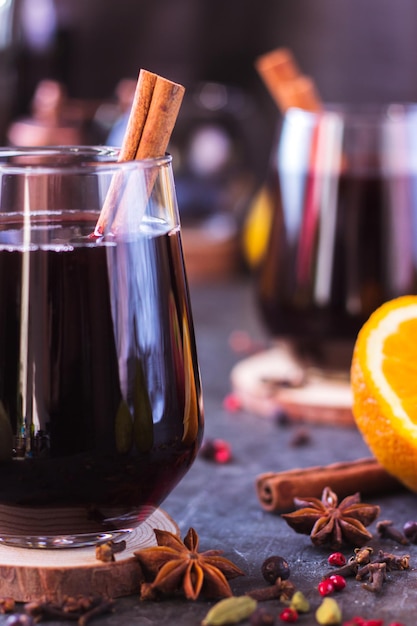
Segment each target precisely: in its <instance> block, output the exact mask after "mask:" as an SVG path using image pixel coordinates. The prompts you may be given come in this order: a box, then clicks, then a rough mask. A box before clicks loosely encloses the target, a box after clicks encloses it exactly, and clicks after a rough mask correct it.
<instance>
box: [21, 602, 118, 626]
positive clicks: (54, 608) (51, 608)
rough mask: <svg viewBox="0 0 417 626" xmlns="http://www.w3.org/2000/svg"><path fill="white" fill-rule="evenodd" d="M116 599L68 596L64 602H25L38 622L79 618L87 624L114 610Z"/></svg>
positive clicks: (82, 625) (80, 625)
mask: <svg viewBox="0 0 417 626" xmlns="http://www.w3.org/2000/svg"><path fill="white" fill-rule="evenodd" d="M113 608H114V601H113V600H112V599H109V598H104V597H102V596H77V597H75V598H74V597H66V598H64V600H63V601H62V602H54V601H51V600H39V601H38V600H35V601H33V602H28V603H26V604H25V606H24V609H25V612H26V614H27V615H29V616H31V617H32V618H33V619H34V620H35V621H36V622H37V621H43V620H51V619H54V620H77V622H78V624H79V626H86V624H88V623H89V622H90V621H91V620H92V619H94V618H95V617H97V616H99V615H104V614H105V613H110V612H112V611H113Z"/></svg>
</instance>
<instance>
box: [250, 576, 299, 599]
mask: <svg viewBox="0 0 417 626" xmlns="http://www.w3.org/2000/svg"><path fill="white" fill-rule="evenodd" d="M294 592H295V585H294V584H293V583H292V582H291V581H290V580H282V579H281V578H277V579H276V581H275V583H274V584H273V585H269V586H268V587H262V588H260V589H253V590H252V591H248V592H247V593H246V594H245V595H247V596H250V597H251V598H253V599H254V600H257V601H258V602H263V601H264V600H281V601H287V600H290V599H291V598H292V596H293V595H294Z"/></svg>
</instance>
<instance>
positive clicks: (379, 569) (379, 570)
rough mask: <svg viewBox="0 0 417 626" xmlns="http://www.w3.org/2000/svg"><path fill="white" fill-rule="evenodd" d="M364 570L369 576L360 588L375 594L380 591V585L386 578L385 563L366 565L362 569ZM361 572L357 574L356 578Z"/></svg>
mask: <svg viewBox="0 0 417 626" xmlns="http://www.w3.org/2000/svg"><path fill="white" fill-rule="evenodd" d="M365 568H366V574H367V575H368V576H369V580H368V581H366V582H364V583H363V584H362V587H363V588H364V589H366V590H367V591H374V592H376V593H378V592H380V591H381V590H382V585H383V583H384V582H385V580H386V577H387V574H386V572H387V566H386V564H385V563H368V565H365V566H364V567H363V568H362V569H365ZM360 572H361V570H359V572H358V576H359V575H361V574H360Z"/></svg>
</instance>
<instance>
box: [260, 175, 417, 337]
mask: <svg viewBox="0 0 417 626" xmlns="http://www.w3.org/2000/svg"><path fill="white" fill-rule="evenodd" d="M293 182H295V183H296V184H297V185H302V188H303V193H302V199H301V203H300V205H299V206H298V205H297V206H295V205H294V206H292V205H291V204H290V203H289V201H288V199H289V196H288V195H287V196H285V193H283V192H282V191H283V190H282V191H281V190H280V189H279V187H278V184H277V181H272V182H271V186H270V191H271V198H272V199H273V202H274V203H275V204H274V207H273V217H272V226H271V231H270V237H269V242H268V247H267V249H266V252H265V256H264V258H263V261H262V263H261V265H260V268H259V273H258V275H257V278H256V281H257V297H258V303H259V306H260V311H261V315H262V319H263V321H264V323H265V326H266V328H267V329H268V330H269V332H270V333H271V334H272V335H274V336H281V337H289V338H291V339H296V340H299V341H300V342H301V343H302V342H304V343H305V344H308V343H310V344H314V343H315V344H316V345H319V344H320V342H323V341H327V340H343V341H346V342H347V343H348V344H349V345H351V346H352V347H353V343H354V340H355V338H356V335H357V333H358V331H359V329H360V327H361V326H362V324H363V323H364V322H365V320H366V319H367V318H368V317H369V315H370V314H371V313H372V311H373V310H374V309H375V308H377V307H378V306H379V305H380V304H382V302H384V301H386V300H389V299H391V298H394V297H397V296H399V295H403V294H405V293H415V292H416V288H417V282H416V263H417V237H416V236H415V233H416V225H417V204H416V202H413V200H412V196H413V194H415V193H416V190H415V189H414V188H413V185H415V183H413V181H412V179H411V178H405V177H404V178H397V179H395V178H391V179H388V180H387V179H385V180H382V179H381V178H380V177H378V176H377V175H370V176H365V175H361V174H358V175H356V176H346V175H343V176H341V177H340V178H339V179H324V184H325V185H328V187H327V189H331V190H332V193H334V196H333V197H334V201H333V203H328V202H327V201H326V204H324V200H317V189H321V190H323V186H321V187H320V185H323V179H322V180H320V178H319V177H317V178H315V179H314V178H312V177H310V178H308V177H307V178H305V179H303V178H302V176H301V175H300V177H299V180H297V181H295V180H294V181H293ZM314 194H316V196H314ZM322 195H323V197H324V196H325V194H322ZM329 195H330V196H331V194H329ZM318 196H319V197H320V192H319V193H318ZM314 198H315V199H314ZM323 207H325V208H323Z"/></svg>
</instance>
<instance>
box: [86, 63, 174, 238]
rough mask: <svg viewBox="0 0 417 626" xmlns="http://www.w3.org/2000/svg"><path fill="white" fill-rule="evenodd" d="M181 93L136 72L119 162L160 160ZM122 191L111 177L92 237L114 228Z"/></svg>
mask: <svg viewBox="0 0 417 626" xmlns="http://www.w3.org/2000/svg"><path fill="white" fill-rule="evenodd" d="M184 92H185V88H184V87H183V86H182V85H180V84H179V83H175V82H173V81H170V80H168V79H166V78H163V77H162V76H158V75H157V74H154V73H153V72H149V71H148V70H144V69H141V70H140V72H139V76H138V81H137V85H136V89H135V94H134V97H133V103H132V108H131V111H130V115H129V119H128V123H127V127H126V132H125V135H124V138H123V142H122V146H121V148H120V152H119V158H118V161H119V162H121V161H131V160H134V159H147V158H153V157H159V156H164V154H165V151H166V149H167V146H168V142H169V139H170V137H171V133H172V131H173V129H174V125H175V122H176V119H177V116H178V112H179V109H180V106H181V102H182V99H183V96H184ZM123 187H124V182H123V179H122V178H121V177H118V176H115V177H114V178H113V180H112V184H111V186H110V189H109V191H108V193H107V196H106V200H105V202H104V204H103V207H102V210H101V212H100V216H99V219H98V221H97V225H96V229H95V233H96V235H102V234H104V233H105V232H106V231H107V230H108V229H109V228H110V227H111V226H112V225H114V219H115V216H116V212H117V208H118V205H119V201H120V198H121V195H122V193H123ZM116 227H117V225H116Z"/></svg>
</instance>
